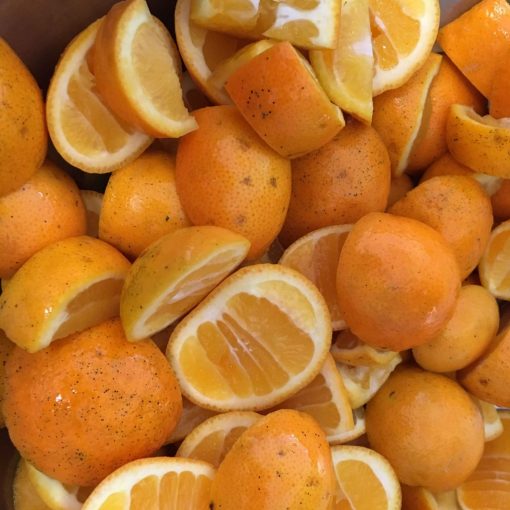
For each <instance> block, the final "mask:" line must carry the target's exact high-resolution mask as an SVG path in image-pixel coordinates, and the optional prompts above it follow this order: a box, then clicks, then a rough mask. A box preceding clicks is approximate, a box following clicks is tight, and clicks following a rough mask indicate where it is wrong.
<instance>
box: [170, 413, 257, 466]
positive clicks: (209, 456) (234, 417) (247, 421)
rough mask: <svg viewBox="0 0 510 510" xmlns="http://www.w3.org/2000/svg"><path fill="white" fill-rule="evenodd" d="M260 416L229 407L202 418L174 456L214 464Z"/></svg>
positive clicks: (223, 456)
mask: <svg viewBox="0 0 510 510" xmlns="http://www.w3.org/2000/svg"><path fill="white" fill-rule="evenodd" d="M261 418H262V415H261V414H258V413H254V412H252V411H231V412H229V413H221V414H217V415H216V416H212V417H211V418H208V419H207V420H205V421H203V422H202V423H200V425H198V426H197V427H196V428H195V429H193V431H192V432H191V433H190V434H188V435H187V436H186V438H185V439H184V441H183V442H182V443H181V445H180V446H179V449H178V450H177V452H176V454H175V455H176V456H177V457H186V458H188V459H198V460H203V461H205V462H209V464H212V465H213V466H214V467H215V468H217V467H218V466H219V465H220V464H221V462H222V461H223V459H224V458H225V455H226V454H227V453H228V452H229V451H230V449H231V448H232V446H233V445H234V443H235V442H236V441H237V439H238V438H239V436H240V435H241V434H242V433H243V432H244V431H245V430H246V429H248V428H249V427H251V426H252V425H254V424H255V423H257V422H258V421H259V420H260V419H261Z"/></svg>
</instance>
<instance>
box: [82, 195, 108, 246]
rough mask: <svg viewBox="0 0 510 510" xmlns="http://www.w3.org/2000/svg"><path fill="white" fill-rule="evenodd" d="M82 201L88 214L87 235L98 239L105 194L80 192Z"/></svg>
mask: <svg viewBox="0 0 510 510" xmlns="http://www.w3.org/2000/svg"><path fill="white" fill-rule="evenodd" d="M80 195H81V199H82V200H83V204H84V205H85V211H86V212H87V235H88V236H90V237H97V235H98V232H99V214H100V213H101V206H102V205H103V194H102V193H99V192H98V191H93V190H90V189H82V190H80Z"/></svg>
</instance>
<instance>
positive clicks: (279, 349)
mask: <svg viewBox="0 0 510 510" xmlns="http://www.w3.org/2000/svg"><path fill="white" fill-rule="evenodd" d="M330 341H331V320H330V317H329V312H328V309H327V306H326V303H325V301H324V298H323V297H322V296H321V295H320V293H319V291H318V290H317V288H316V287H315V286H314V285H313V284H312V283H311V282H310V281H309V280H308V279H307V278H305V277H304V276H303V275H301V274H300V273H298V272H297V271H295V270H293V269H290V268H288V267H285V266H282V265H279V264H256V265H252V266H247V267H244V268H242V269H239V270H238V271H236V272H235V273H233V274H232V275H230V276H229V277H228V278H226V279H225V280H224V281H223V282H222V283H220V284H219V285H218V286H217V287H216V288H215V289H214V290H213V291H212V292H211V293H210V294H209V295H208V296H207V297H206V298H205V299H204V300H203V301H202V302H201V303H200V304H199V305H198V306H197V307H196V308H194V309H193V310H192V311H191V312H190V313H189V314H188V315H187V316H186V317H185V318H184V319H183V320H181V322H179V324H178V325H177V327H176V328H175V329H174V331H173V333H172V334H171V336H170V340H169V342H168V347H167V356H168V358H169V360H170V363H171V364H172V366H173V368H174V370H175V373H176V375H177V377H178V379H179V382H180V385H181V389H182V392H183V394H184V395H185V396H186V397H187V398H189V399H190V400H192V401H193V402H195V403H196V404H198V405H200V406H201V407H206V408H209V409H213V410H219V411H234V410H236V411H237V410H249V411H256V410H261V409H268V408H270V407H272V406H274V405H276V404H279V403H280V402H282V401H283V400H285V399H286V398H288V397H289V396H291V395H293V394H295V393H296V392H297V391H299V390H300V389H302V388H304V387H305V386H306V385H307V384H309V383H310V382H311V381H312V380H313V379H314V378H315V377H316V376H317V375H318V373H319V372H320V370H321V368H322V365H323V363H324V360H325V358H326V356H327V354H328V349H329V345H330Z"/></svg>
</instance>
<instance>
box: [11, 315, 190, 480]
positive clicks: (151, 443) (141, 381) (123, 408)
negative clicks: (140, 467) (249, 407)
mask: <svg viewBox="0 0 510 510" xmlns="http://www.w3.org/2000/svg"><path fill="white" fill-rule="evenodd" d="M3 410H4V417H5V422H6V424H7V428H8V430H9V435H10V437H11V439H12V442H13V443H14V444H15V446H16V448H17V449H18V450H19V452H20V453H21V455H22V456H23V457H24V458H26V459H27V460H28V461H29V462H31V463H32V464H33V465H34V466H35V467H36V468H38V469H39V470H41V471H43V472H44V473H46V474H47V475H48V476H50V477H52V478H56V479H57V480H60V481H62V482H64V483H68V484H74V485H81V486H93V485H96V484H97V483H99V482H100V481H101V480H102V479H103V478H104V477H106V476H107V475H108V474H110V473H111V472H112V471H114V470H115V469H117V468H118V467H120V466H121V465H123V464H125V463H126V462H129V461H131V460H134V459H137V458H141V457H146V456H149V455H151V454H152V453H153V452H154V451H156V450H157V449H158V448H159V447H161V446H162V445H163V444H164V443H165V441H166V439H167V438H168V437H169V435H170V433H171V431H172V430H173V428H174V427H175V425H176V424H177V421H178V420H179V417H180V415H181V411H182V399H181V393H180V390H179V386H178V383H177V380H176V378H175V376H174V374H173V372H172V370H171V368H170V365H169V364H168V361H167V360H166V358H165V356H164V355H163V354H162V353H161V351H160V350H159V349H158V348H157V347H156V345H155V344H154V343H153V342H152V341H150V340H143V341H140V342H136V343H131V342H128V341H127V340H126V338H125V336H124V332H123V330H122V325H121V323H120V320H119V319H112V320H109V321H107V322H103V323H101V324H100V325H98V326H95V327H93V328H90V329H88V330H86V331H83V332H82V333H78V334H75V335H71V336H69V337H66V338H64V339H62V340H58V341H56V342H54V343H52V344H51V345H50V346H49V347H47V348H46V349H43V350H41V351H39V352H37V353H35V354H29V353H28V352H26V351H24V350H22V349H21V348H19V347H16V348H15V349H14V350H13V351H12V352H11V355H10V357H9V360H8V362H7V365H6V367H5V398H4V407H3Z"/></svg>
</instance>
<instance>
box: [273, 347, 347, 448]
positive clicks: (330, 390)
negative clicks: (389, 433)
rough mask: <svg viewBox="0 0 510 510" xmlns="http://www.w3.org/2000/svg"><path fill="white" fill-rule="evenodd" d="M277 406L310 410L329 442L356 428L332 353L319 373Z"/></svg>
mask: <svg viewBox="0 0 510 510" xmlns="http://www.w3.org/2000/svg"><path fill="white" fill-rule="evenodd" d="M277 409H296V411H302V412H304V413H308V414H310V415H311V416H312V417H313V418H315V419H316V420H317V423H319V425H320V426H321V427H322V430H324V432H325V433H326V437H327V440H328V443H329V444H339V443H343V442H345V437H346V435H348V434H350V433H352V432H353V429H354V417H353V412H352V408H351V405H350V403H349V396H348V394H347V391H346V389H345V386H344V383H343V381H342V378H341V377H340V374H339V373H338V370H337V369H336V366H335V361H334V360H333V358H332V356H331V355H330V354H328V357H327V358H326V361H325V362H324V365H323V366H322V369H321V371H320V372H319V375H317V377H316V378H315V379H314V380H313V381H312V382H311V383H310V384H309V385H308V386H306V387H305V388H303V389H302V390H300V391H298V392H297V393H296V394H295V395H292V397H290V398H288V399H287V400H284V401H283V402H282V403H281V404H279V405H278V406H276V407H274V408H273V409H271V411H275V410H277Z"/></svg>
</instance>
